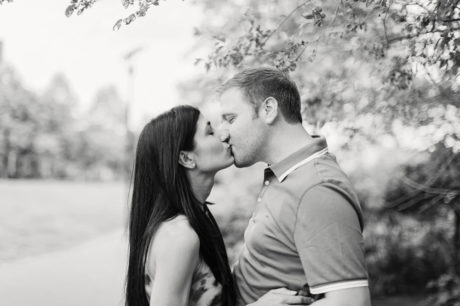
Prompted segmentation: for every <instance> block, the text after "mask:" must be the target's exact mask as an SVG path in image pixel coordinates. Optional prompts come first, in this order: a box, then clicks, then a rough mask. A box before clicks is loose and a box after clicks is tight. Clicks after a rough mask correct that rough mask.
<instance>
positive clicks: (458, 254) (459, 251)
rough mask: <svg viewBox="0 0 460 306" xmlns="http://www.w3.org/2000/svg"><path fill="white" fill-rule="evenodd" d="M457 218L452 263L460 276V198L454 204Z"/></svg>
mask: <svg viewBox="0 0 460 306" xmlns="http://www.w3.org/2000/svg"><path fill="white" fill-rule="evenodd" d="M453 206H454V213H455V220H454V237H453V239H454V241H453V246H454V249H453V258H452V264H453V266H454V271H455V274H456V275H457V276H460V199H457V201H456V202H454V204H453Z"/></svg>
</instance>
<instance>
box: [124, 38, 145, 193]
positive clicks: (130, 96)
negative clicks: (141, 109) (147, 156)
mask: <svg viewBox="0 0 460 306" xmlns="http://www.w3.org/2000/svg"><path fill="white" fill-rule="evenodd" d="M142 50H143V48H142V47H138V48H134V49H132V50H131V51H129V52H128V53H126V54H125V55H124V56H123V60H124V61H125V62H126V63H127V66H128V70H127V73H128V74H127V95H126V106H125V112H124V125H125V152H124V154H125V158H124V173H125V182H126V186H127V191H128V192H129V181H130V165H132V151H133V150H132V148H131V146H132V143H131V138H132V137H131V130H130V127H129V125H130V116H131V107H132V103H133V101H134V72H135V71H134V63H133V59H134V58H135V57H136V56H137V55H138V54H139V53H140V52H141V51H142ZM128 192H127V193H128Z"/></svg>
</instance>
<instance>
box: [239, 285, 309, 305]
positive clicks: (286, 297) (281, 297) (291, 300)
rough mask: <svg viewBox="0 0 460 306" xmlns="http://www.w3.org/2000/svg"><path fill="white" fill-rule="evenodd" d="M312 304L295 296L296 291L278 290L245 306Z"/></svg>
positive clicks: (305, 298)
mask: <svg viewBox="0 0 460 306" xmlns="http://www.w3.org/2000/svg"><path fill="white" fill-rule="evenodd" d="M313 302H314V300H313V299H312V298H309V297H306V296H301V295H297V292H296V291H292V290H288V289H286V288H278V289H273V290H270V291H268V292H267V293H265V294H264V295H263V296H262V297H261V298H260V299H258V300H257V301H256V302H254V303H251V304H249V305H246V306H280V305H310V304H311V303H313Z"/></svg>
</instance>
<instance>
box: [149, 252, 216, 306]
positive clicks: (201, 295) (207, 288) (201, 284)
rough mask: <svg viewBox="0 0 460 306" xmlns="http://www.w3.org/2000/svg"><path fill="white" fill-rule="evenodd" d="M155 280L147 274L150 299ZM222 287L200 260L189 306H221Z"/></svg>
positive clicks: (193, 278) (191, 289)
mask: <svg viewBox="0 0 460 306" xmlns="http://www.w3.org/2000/svg"><path fill="white" fill-rule="evenodd" d="M153 281H154V280H153V279H152V278H151V277H150V276H149V275H147V274H146V276H145V291H146V293H147V297H148V298H150V293H151V291H152V285H153ZM221 294H222V285H221V284H219V283H218V282H217V280H216V279H215V277H214V274H213V273H212V271H211V269H210V268H209V267H208V265H207V264H206V263H205V262H204V260H202V259H200V261H199V263H198V265H197V267H196V268H195V271H194V272H193V276H192V284H191V286H190V295H189V303H188V305H189V306H220V305H221Z"/></svg>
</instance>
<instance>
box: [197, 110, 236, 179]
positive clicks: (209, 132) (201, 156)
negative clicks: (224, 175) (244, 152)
mask: <svg viewBox="0 0 460 306" xmlns="http://www.w3.org/2000/svg"><path fill="white" fill-rule="evenodd" d="M194 142H195V148H194V149H193V151H192V153H193V155H194V161H195V164H196V168H197V169H198V170H200V171H202V172H217V171H219V170H221V169H224V168H227V167H229V166H230V165H232V164H233V156H232V154H231V149H230V146H229V145H228V144H227V143H224V142H221V141H220V139H219V135H217V133H216V131H215V130H214V128H213V127H212V125H211V122H209V121H208V120H206V118H204V117H203V115H200V117H199V119H198V122H197V126H196V133H195V137H194Z"/></svg>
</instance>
